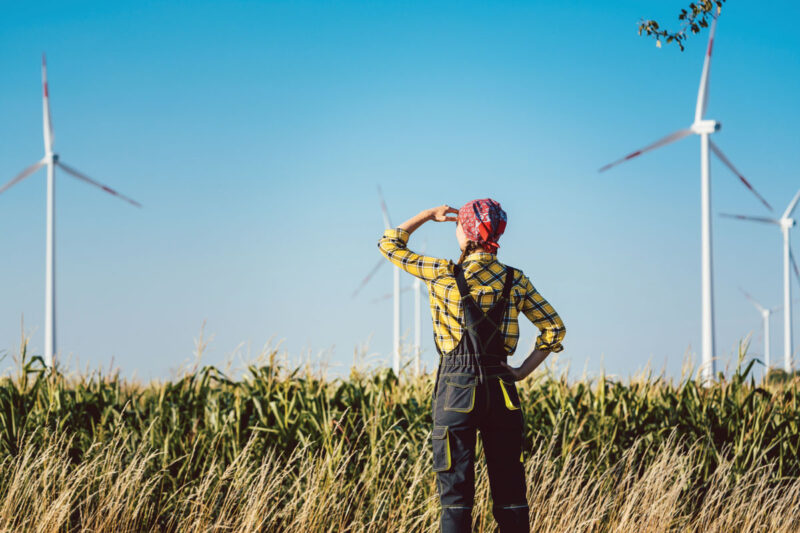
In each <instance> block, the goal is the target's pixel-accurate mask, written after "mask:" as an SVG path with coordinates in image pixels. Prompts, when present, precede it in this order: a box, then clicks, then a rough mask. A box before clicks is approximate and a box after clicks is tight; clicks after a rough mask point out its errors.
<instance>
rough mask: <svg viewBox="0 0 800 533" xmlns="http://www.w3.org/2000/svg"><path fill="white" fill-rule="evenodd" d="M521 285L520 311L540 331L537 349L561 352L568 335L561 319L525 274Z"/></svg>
mask: <svg viewBox="0 0 800 533" xmlns="http://www.w3.org/2000/svg"><path fill="white" fill-rule="evenodd" d="M519 283H520V288H521V293H520V294H519V298H520V299H519V305H520V308H519V310H520V312H522V313H524V314H525V316H526V317H528V320H530V321H531V322H533V325H534V326H536V327H537V328H539V331H540V334H539V336H538V337H537V338H536V349H537V350H550V351H551V352H560V351H561V350H563V349H564V347H563V346H562V345H561V341H562V340H563V339H564V335H566V333H567V329H566V328H565V327H564V323H563V322H562V321H561V317H560V316H558V313H556V310H555V309H553V306H552V305H550V304H549V303H547V300H545V299H544V298H542V295H541V294H539V291H537V290H536V289H535V288H534V286H533V284H532V283H531V280H529V279H528V277H527V276H525V274H523V275H522V278H521V279H520V282H519Z"/></svg>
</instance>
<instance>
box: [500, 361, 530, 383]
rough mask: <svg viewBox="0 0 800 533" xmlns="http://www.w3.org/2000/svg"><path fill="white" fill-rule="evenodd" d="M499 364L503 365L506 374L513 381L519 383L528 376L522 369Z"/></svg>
mask: <svg viewBox="0 0 800 533" xmlns="http://www.w3.org/2000/svg"><path fill="white" fill-rule="evenodd" d="M500 364H501V365H503V366H504V367H505V369H506V370H508V372H509V373H510V374H511V375H512V376H513V377H514V381H521V380H523V379H525V378H526V377H528V374H526V373H525V372H524V371H523V369H522V367H520V368H515V367H513V366H509V365H507V364H505V363H503V362H501V363H500Z"/></svg>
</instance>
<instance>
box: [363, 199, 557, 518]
mask: <svg viewBox="0 0 800 533" xmlns="http://www.w3.org/2000/svg"><path fill="white" fill-rule="evenodd" d="M454 215H456V216H454ZM429 220H434V221H436V222H456V223H457V225H456V238H457V239H458V245H459V248H460V249H461V250H462V252H461V257H460V259H459V260H458V263H456V264H454V263H453V262H452V261H448V260H445V259H437V258H434V257H426V256H422V255H418V254H415V253H414V252H411V251H410V250H408V249H407V247H406V244H407V242H408V238H409V236H410V235H411V234H412V233H413V232H414V231H415V230H416V229H417V228H419V227H420V226H421V225H422V224H424V223H425V222H427V221H429ZM505 225H506V213H505V211H503V210H502V209H501V207H500V204H499V203H497V202H495V201H494V200H491V199H484V200H474V201H472V202H469V203H467V204H466V205H464V206H463V207H462V208H461V209H458V210H457V209H454V208H452V207H450V206H447V205H443V206H440V207H436V208H433V209H427V210H425V211H422V212H421V213H419V214H418V215H416V216H414V217H412V218H411V219H409V220H407V221H406V222H404V223H403V224H400V226H398V227H397V228H396V229H388V230H386V232H385V233H384V234H383V237H382V238H381V240H380V241H379V243H378V246H379V248H380V250H381V253H382V254H383V255H384V256H386V257H387V258H388V259H389V260H390V261H391V262H392V263H394V264H395V265H396V266H398V267H400V268H402V269H403V270H405V271H406V272H408V273H409V274H412V275H413V276H416V277H418V278H420V279H422V280H423V281H425V283H426V284H427V286H428V292H429V293H430V297H431V314H432V315H433V330H434V340H435V344H436V349H437V351H438V352H439V354H440V356H441V359H440V365H439V370H438V371H437V374H436V384H435V386H434V397H433V432H432V439H431V440H432V445H433V470H434V472H436V473H437V487H438V491H439V499H440V502H441V506H442V514H441V529H442V531H443V532H444V533H455V532H469V531H470V530H471V527H472V506H473V500H474V496H475V442H476V429H478V430H480V432H481V439H482V440H483V449H484V452H485V454H486V466H487V468H488V470H489V484H490V488H491V492H492V500H493V506H492V514H493V515H494V517H495V520H496V521H497V524H498V526H499V529H500V531H501V533H512V532H517V531H524V532H527V531H528V529H529V526H528V503H527V497H526V489H525V472H524V468H523V464H522V446H523V427H522V410H521V408H520V403H519V397H518V396H517V390H516V386H515V385H514V382H515V381H518V380H521V379H524V378H525V377H526V376H528V375H529V374H530V373H531V372H533V371H534V369H536V367H537V366H539V364H540V363H541V362H542V361H543V360H544V359H545V358H546V357H547V355H548V354H549V353H550V352H559V351H561V350H562V346H561V340H562V339H563V338H564V334H565V331H566V330H565V329H564V324H563V323H562V322H561V318H559V316H558V314H557V313H556V312H555V310H554V309H553V308H552V307H551V306H550V304H548V303H547V301H545V300H544V298H542V297H541V296H540V295H539V293H538V292H537V291H536V289H534V287H533V285H532V284H531V282H530V280H528V278H527V277H526V276H525V275H524V274H523V273H522V271H521V270H518V269H515V268H511V267H509V266H506V265H503V264H502V263H500V262H499V261H498V260H497V248H499V246H500V245H499V244H498V242H497V240H498V239H499V237H500V235H501V234H502V233H503V231H504V230H505ZM520 312H522V313H523V314H524V315H525V316H526V317H528V319H530V321H531V322H533V324H534V325H535V326H536V327H537V328H539V330H540V335H539V337H538V338H537V340H536V349H535V350H534V351H533V352H532V353H531V354H530V355H529V356H528V358H527V359H525V361H523V363H522V365H520V366H519V367H517V368H515V367H511V366H509V365H507V364H506V359H507V358H508V357H509V356H511V355H512V354H513V353H514V350H515V348H516V345H517V341H518V339H519V324H518V323H517V315H518V314H519V313H520Z"/></svg>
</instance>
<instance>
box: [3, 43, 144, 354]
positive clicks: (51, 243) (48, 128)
mask: <svg viewBox="0 0 800 533" xmlns="http://www.w3.org/2000/svg"><path fill="white" fill-rule="evenodd" d="M42 113H43V130H44V157H43V158H42V159H40V160H39V161H37V162H36V163H34V164H32V165H31V166H29V167H28V168H26V169H25V170H23V171H22V172H20V173H19V174H17V175H16V176H15V177H14V178H13V179H12V180H11V181H9V182H8V183H6V184H5V185H3V186H2V187H0V194H2V193H3V192H5V191H6V190H8V189H9V188H11V187H12V186H14V185H16V184H17V183H19V182H20V181H22V180H24V179H25V178H27V177H29V176H30V175H32V174H33V173H34V172H36V171H37V170H39V169H40V168H41V167H43V166H47V238H46V258H45V261H46V263H45V304H44V307H45V312H44V362H45V365H46V366H47V367H48V368H49V367H52V366H53V355H54V354H55V352H56V276H55V270H56V258H55V251H56V250H55V238H56V220H55V209H56V205H55V204H56V181H55V178H56V167H59V168H60V169H61V170H63V171H64V172H66V173H67V174H69V175H70V176H72V177H73V178H77V179H79V180H81V181H83V182H86V183H88V184H90V185H94V186H95V187H99V188H101V189H103V190H104V191H106V192H107V193H109V194H113V195H114V196H116V197H118V198H120V199H122V200H125V201H126V202H128V203H130V204H132V205H135V206H136V207H141V204H139V202H137V201H135V200H131V199H130V198H128V197H127V196H123V195H122V194H120V193H118V192H117V191H115V190H114V189H112V188H110V187H107V186H105V185H103V184H102V183H100V182H98V181H95V180H93V179H92V178H90V177H89V176H87V175H85V174H83V173H81V172H79V171H77V170H75V169H74V168H72V167H70V166H67V165H66V164H64V163H63V162H62V161H61V160H60V159H59V157H58V154H56V153H54V152H53V140H54V135H53V121H52V119H51V117H50V92H49V89H48V86H47V61H46V59H45V56H44V54H42Z"/></svg>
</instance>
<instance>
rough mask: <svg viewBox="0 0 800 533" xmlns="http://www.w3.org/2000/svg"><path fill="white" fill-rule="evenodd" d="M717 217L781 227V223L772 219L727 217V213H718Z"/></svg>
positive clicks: (741, 216)
mask: <svg viewBox="0 0 800 533" xmlns="http://www.w3.org/2000/svg"><path fill="white" fill-rule="evenodd" d="M719 216H721V217H725V218H735V219H737V220H749V221H751V222H764V223H765V224H776V225H778V226H780V225H781V223H780V222H779V221H778V220H777V219H774V218H767V217H751V216H748V215H729V214H728V213H720V214H719Z"/></svg>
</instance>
